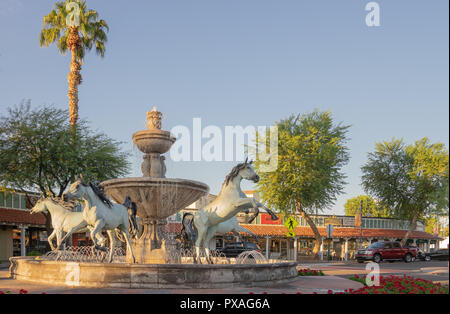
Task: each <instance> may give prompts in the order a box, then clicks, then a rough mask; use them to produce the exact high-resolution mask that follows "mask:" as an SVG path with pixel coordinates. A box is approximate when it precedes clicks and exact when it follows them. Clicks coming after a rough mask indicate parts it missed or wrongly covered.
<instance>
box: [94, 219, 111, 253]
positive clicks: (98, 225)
mask: <svg viewBox="0 0 450 314" xmlns="http://www.w3.org/2000/svg"><path fill="white" fill-rule="evenodd" d="M104 226H105V222H104V221H103V220H97V222H96V223H95V226H94V228H93V229H92V231H91V239H92V242H94V245H93V247H92V253H94V252H95V251H94V249H97V250H102V251H106V250H107V249H106V248H105V247H104V246H99V245H98V244H97V233H99V232H101V230H102V229H103V227H104Z"/></svg>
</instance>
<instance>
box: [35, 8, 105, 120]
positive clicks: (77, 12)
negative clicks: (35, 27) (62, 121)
mask: <svg viewBox="0 0 450 314" xmlns="http://www.w3.org/2000/svg"><path fill="white" fill-rule="evenodd" d="M42 24H43V25H42V30H41V33H40V35H39V43H40V45H41V47H42V46H45V47H47V46H49V45H51V44H53V43H55V44H56V47H57V48H58V51H59V52H60V53H61V54H62V55H65V54H66V53H67V51H68V50H70V52H71V54H72V60H71V62H70V72H69V75H68V77H67V80H68V82H69V92H68V96H69V110H70V123H71V124H72V125H75V124H76V123H77V121H78V85H79V84H81V81H82V79H81V74H80V72H81V64H82V63H83V59H84V57H85V54H86V51H89V50H91V49H92V48H93V47H94V46H95V51H96V53H97V54H98V55H100V56H101V57H102V58H103V57H104V56H105V44H106V42H107V41H108V38H107V35H106V32H105V31H108V30H109V28H108V25H107V24H106V22H105V21H104V20H101V19H99V18H98V12H97V11H94V10H89V9H88V8H87V5H86V1H80V0H78V1H75V0H66V1H60V2H56V3H55V4H54V9H53V10H52V11H51V12H50V13H49V14H47V15H46V16H45V17H44V18H43V23H42Z"/></svg>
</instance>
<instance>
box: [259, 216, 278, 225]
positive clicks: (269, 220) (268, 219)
mask: <svg viewBox="0 0 450 314" xmlns="http://www.w3.org/2000/svg"><path fill="white" fill-rule="evenodd" d="M259 217H261V224H262V225H281V219H278V220H272V218H271V217H270V215H269V214H267V213H260V214H259Z"/></svg>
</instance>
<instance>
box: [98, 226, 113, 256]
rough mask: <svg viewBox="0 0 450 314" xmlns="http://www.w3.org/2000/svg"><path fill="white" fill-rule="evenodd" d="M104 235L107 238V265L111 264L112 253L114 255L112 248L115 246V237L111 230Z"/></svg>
mask: <svg viewBox="0 0 450 314" xmlns="http://www.w3.org/2000/svg"><path fill="white" fill-rule="evenodd" d="M106 233H107V234H108V236H109V257H108V263H111V262H112V258H113V253H114V247H115V246H116V237H115V236H114V231H113V230H107V231H106ZM97 235H98V234H97ZM105 257H106V255H105ZM102 261H103V260H102Z"/></svg>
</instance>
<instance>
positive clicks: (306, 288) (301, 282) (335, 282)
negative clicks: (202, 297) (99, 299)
mask: <svg viewBox="0 0 450 314" xmlns="http://www.w3.org/2000/svg"><path fill="white" fill-rule="evenodd" d="M362 287H363V285H362V284H361V283H359V282H356V281H352V280H349V279H345V278H341V277H337V276H311V277H310V276H299V277H297V278H295V279H294V280H292V281H291V282H288V283H284V284H279V285H274V286H271V287H233V288H223V289H122V288H79V287H73V288H71V287H64V286H54V285H50V284H41V283H30V282H25V281H19V280H14V279H10V278H9V271H8V270H5V269H3V270H0V291H11V292H12V293H18V291H19V290H20V289H24V290H27V291H28V293H37V294H40V293H43V292H44V293H47V294H249V293H254V294H264V293H268V294H296V293H302V294H312V293H317V294H327V293H328V290H333V292H344V291H345V290H349V289H353V290H357V289H359V288H362Z"/></svg>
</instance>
